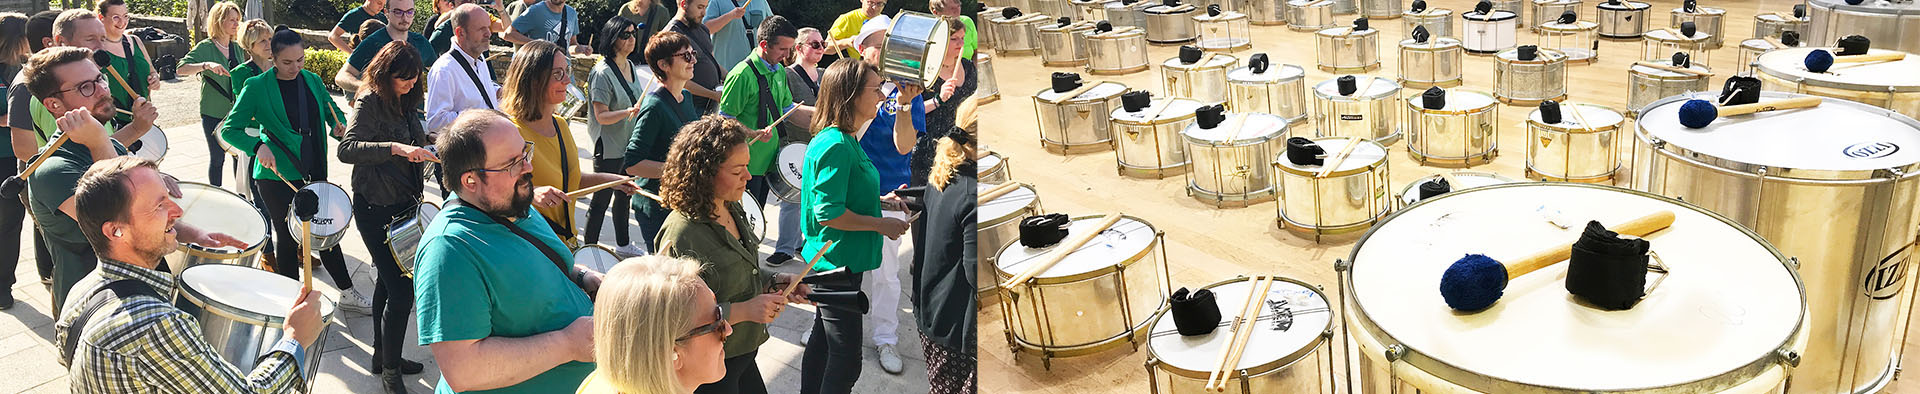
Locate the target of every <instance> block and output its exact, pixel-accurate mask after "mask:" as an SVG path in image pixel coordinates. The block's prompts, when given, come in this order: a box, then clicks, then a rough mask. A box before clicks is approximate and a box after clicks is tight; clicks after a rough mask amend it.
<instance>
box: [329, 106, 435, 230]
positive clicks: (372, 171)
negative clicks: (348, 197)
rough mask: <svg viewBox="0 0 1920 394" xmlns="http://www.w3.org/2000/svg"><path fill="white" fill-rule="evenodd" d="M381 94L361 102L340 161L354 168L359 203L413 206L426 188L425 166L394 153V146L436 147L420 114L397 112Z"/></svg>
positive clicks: (354, 184) (342, 149) (354, 187)
mask: <svg viewBox="0 0 1920 394" xmlns="http://www.w3.org/2000/svg"><path fill="white" fill-rule="evenodd" d="M382 101H384V100H382V99H381V98H380V96H379V95H376V94H369V95H367V96H366V97H363V98H361V99H360V103H359V105H358V106H357V107H358V108H359V110H358V111H354V113H353V120H352V121H351V122H349V123H347V138H346V139H345V140H341V141H340V151H339V156H340V162H341V163H347V164H352V165H353V192H354V195H355V197H354V201H355V202H365V203H369V204H373V205H383V206H390V205H400V204H411V203H415V202H418V201H419V200H420V194H421V193H422V192H423V191H424V190H425V187H426V185H425V184H424V182H423V181H422V178H421V176H422V175H421V173H422V171H423V167H424V166H423V165H422V164H421V163H413V162H409V161H407V158H405V157H400V156H395V155H394V154H393V150H392V149H393V144H394V143H401V144H407V145H413V146H426V145H432V144H433V141H432V140H428V139H427V132H426V130H425V129H424V128H422V126H421V125H420V113H419V112H418V111H416V110H413V109H411V108H406V109H402V110H401V111H398V112H396V111H393V110H392V109H391V108H388V106H387V105H386V104H383V103H382Z"/></svg>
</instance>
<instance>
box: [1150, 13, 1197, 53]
mask: <svg viewBox="0 0 1920 394" xmlns="http://www.w3.org/2000/svg"><path fill="white" fill-rule="evenodd" d="M1197 9H1198V8H1195V7H1194V6H1193V5H1192V4H1179V5H1166V4H1161V5H1155V6H1149V7H1147V10H1146V17H1147V42H1152V43H1155V44H1179V43H1183V42H1187V41H1193V38H1194V37H1195V36H1196V35H1197V34H1196V33H1195V30H1194V26H1193V14H1194V11H1195V10H1197Z"/></svg>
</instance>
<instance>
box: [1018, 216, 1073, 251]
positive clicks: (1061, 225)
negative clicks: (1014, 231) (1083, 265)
mask: <svg viewBox="0 0 1920 394" xmlns="http://www.w3.org/2000/svg"><path fill="white" fill-rule="evenodd" d="M1072 222H1073V221H1072V220H1069V219H1068V218H1067V214H1064V213H1049V214H1045V215H1034V216H1028V217H1027V218H1026V219H1021V220H1020V246H1025V247H1028V248H1033V249H1039V248H1045V247H1049V246H1053V245H1054V244H1058V243H1060V240H1062V239H1066V238H1067V225H1069V224H1071V223H1072Z"/></svg>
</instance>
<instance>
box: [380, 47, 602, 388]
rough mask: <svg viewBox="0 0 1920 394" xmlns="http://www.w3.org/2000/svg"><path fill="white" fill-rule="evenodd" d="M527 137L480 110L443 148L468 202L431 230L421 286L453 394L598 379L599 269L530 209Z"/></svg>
mask: <svg viewBox="0 0 1920 394" xmlns="http://www.w3.org/2000/svg"><path fill="white" fill-rule="evenodd" d="M546 46H547V47H549V48H552V49H557V48H558V47H556V46H553V45H551V44H547V45H546ZM518 131H519V130H518V127H517V126H515V125H514V123H513V122H512V121H511V120H509V119H507V116H506V114H503V113H500V112H499V111H494V110H472V111H467V112H466V113H464V114H461V115H460V117H459V118H456V119H454V121H453V125H452V126H451V127H449V128H448V129H447V130H446V131H445V132H444V133H443V134H442V135H441V136H440V139H439V141H438V142H437V146H438V147H439V152H440V153H442V154H443V155H441V160H442V161H443V162H444V165H445V166H446V179H444V180H443V182H444V183H445V184H446V185H448V186H450V187H452V188H453V192H454V195H456V196H458V198H456V199H454V200H451V201H448V203H447V207H446V209H444V210H441V211H440V215H439V216H436V218H437V219H438V220H435V221H434V222H433V224H432V225H430V226H427V229H426V232H425V233H424V234H423V235H422V237H421V240H420V251H419V252H418V254H417V255H418V256H419V257H418V264H419V265H418V266H416V267H415V271H414V277H413V280H414V286H415V288H414V291H415V300H416V303H417V305H419V306H420V310H419V312H418V314H417V315H416V318H417V319H418V323H419V327H420V328H419V330H420V343H423V344H427V346H428V348H429V349H431V350H432V351H433V359H434V362H435V363H436V364H438V365H439V367H440V373H441V380H440V384H439V388H438V391H439V392H442V393H445V392H455V391H459V392H465V391H476V390H494V389H498V390H500V391H498V392H513V393H571V392H574V391H575V390H577V389H578V388H579V386H580V382H581V381H582V380H584V379H586V377H587V374H589V373H591V372H593V368H594V367H593V364H592V362H593V350H594V348H593V316H592V313H593V302H592V301H591V300H589V299H588V298H587V292H591V291H596V290H598V289H599V286H600V273H599V272H594V271H593V270H592V269H588V268H586V267H583V266H579V265H574V264H573V263H572V259H573V257H572V256H573V254H571V253H567V249H566V245H565V244H564V243H562V242H561V239H560V237H559V236H557V235H555V234H554V232H553V229H552V227H549V226H547V224H546V219H545V218H543V217H541V216H539V215H536V214H534V211H533V210H532V209H531V208H532V202H533V178H534V176H533V163H532V155H533V154H534V152H533V143H532V142H528V141H526V139H524V138H521V135H522V133H520V132H518ZM561 267H566V269H565V270H562V268H561ZM583 289H584V290H586V291H587V292H583V291H581V290H583Z"/></svg>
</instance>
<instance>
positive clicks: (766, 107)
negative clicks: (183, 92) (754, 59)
mask: <svg viewBox="0 0 1920 394" xmlns="http://www.w3.org/2000/svg"><path fill="white" fill-rule="evenodd" d="M763 61H764V60H763ZM747 67H751V68H752V69H751V70H747V71H748V72H751V73H753V78H754V79H757V80H759V81H758V82H760V121H763V122H767V123H773V121H774V120H775V119H779V118H780V110H778V109H775V107H774V106H776V105H779V103H776V102H774V101H773V87H772V86H767V76H765V75H760V65H758V64H748V65H747ZM774 71H776V72H778V71H779V69H778V68H775V69H774ZM767 126H772V124H768V125H766V126H757V127H755V128H762V127H767Z"/></svg>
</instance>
